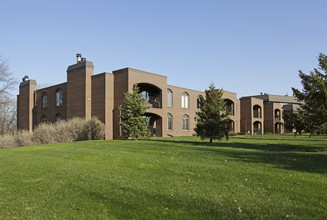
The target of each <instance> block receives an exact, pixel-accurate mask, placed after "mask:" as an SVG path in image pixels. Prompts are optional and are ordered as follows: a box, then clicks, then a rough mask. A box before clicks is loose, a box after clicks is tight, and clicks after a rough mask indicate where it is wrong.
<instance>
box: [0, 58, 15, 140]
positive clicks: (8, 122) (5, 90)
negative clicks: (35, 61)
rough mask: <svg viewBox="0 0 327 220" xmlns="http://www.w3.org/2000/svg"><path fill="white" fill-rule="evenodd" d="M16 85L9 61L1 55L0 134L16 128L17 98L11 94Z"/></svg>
mask: <svg viewBox="0 0 327 220" xmlns="http://www.w3.org/2000/svg"><path fill="white" fill-rule="evenodd" d="M15 85H17V80H16V79H15V78H14V77H13V76H12V73H11V72H10V71H9V66H8V61H7V60H5V59H3V58H2V57H1V56H0V135H2V134H5V133H7V132H11V131H13V130H14V129H15V128H16V100H15V99H13V98H11V97H12V95H11V94H10V91H11V90H12V89H13V88H14V87H15Z"/></svg>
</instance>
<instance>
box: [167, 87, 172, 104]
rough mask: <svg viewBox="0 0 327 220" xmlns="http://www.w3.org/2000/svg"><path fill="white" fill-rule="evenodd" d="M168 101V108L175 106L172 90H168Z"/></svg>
mask: <svg viewBox="0 0 327 220" xmlns="http://www.w3.org/2000/svg"><path fill="white" fill-rule="evenodd" d="M167 101H168V103H167V104H168V106H173V92H172V91H171V90H170V89H168V90H167Z"/></svg>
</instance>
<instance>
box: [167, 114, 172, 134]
mask: <svg viewBox="0 0 327 220" xmlns="http://www.w3.org/2000/svg"><path fill="white" fill-rule="evenodd" d="M167 122H168V131H172V130H173V116H172V115H171V114H169V113H168V114H167Z"/></svg>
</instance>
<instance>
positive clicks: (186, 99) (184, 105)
mask: <svg viewBox="0 0 327 220" xmlns="http://www.w3.org/2000/svg"><path fill="white" fill-rule="evenodd" d="M182 108H189V95H188V94H187V93H186V92H184V93H183V94H182Z"/></svg>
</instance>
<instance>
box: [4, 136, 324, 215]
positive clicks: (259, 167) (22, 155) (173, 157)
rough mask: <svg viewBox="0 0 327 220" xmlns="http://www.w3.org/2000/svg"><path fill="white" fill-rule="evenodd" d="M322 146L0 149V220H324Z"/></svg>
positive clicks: (158, 141) (307, 140)
mask: <svg viewBox="0 0 327 220" xmlns="http://www.w3.org/2000/svg"><path fill="white" fill-rule="evenodd" d="M326 150H327V138H326V137H323V136H322V137H321V136H320V137H308V136H298V137H294V136H292V135H263V136H236V137H231V138H230V140H229V141H220V142H215V143H213V144H209V143H208V142H205V141H204V142H202V141H201V140H200V139H198V138H196V137H179V138H177V137H176V138H154V139H151V140H149V141H137V142H135V141H116V140H115V141H87V142H75V143H66V144H56V145H40V146H32V147H25V148H15V149H6V150H0V168H1V169H0V219H8V218H9V219H14V218H18V219H107V218H109V219H112V218H118V219H121V218H137V219H139V218H145V219H156V218H174V219H208V218H211V219H223V218H226V219H235V218H246V219H276V218H277V219H280V218H286V217H291V218H300V219H308V218H316V219H324V218H325V216H327V210H326V207H327V197H326V189H327V174H326V173H327V153H326V152H327V151H326Z"/></svg>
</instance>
